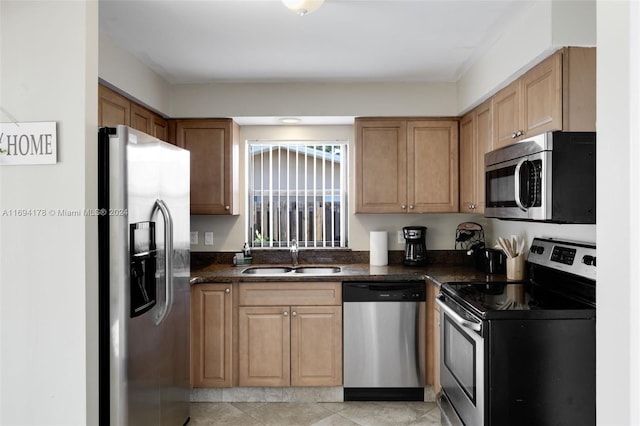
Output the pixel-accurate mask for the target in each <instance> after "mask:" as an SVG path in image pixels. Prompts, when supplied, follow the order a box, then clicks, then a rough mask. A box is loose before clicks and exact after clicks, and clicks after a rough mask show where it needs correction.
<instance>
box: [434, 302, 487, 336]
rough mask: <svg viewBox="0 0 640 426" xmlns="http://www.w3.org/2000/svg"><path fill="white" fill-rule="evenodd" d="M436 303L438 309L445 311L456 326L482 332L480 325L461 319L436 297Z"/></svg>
mask: <svg viewBox="0 0 640 426" xmlns="http://www.w3.org/2000/svg"><path fill="white" fill-rule="evenodd" d="M436 303H437V304H438V305H440V309H442V310H443V311H445V312H446V313H447V314H448V315H449V316H450V317H451V318H452V319H453V320H454V321H455V322H456V323H457V324H458V325H460V326H462V327H465V328H468V329H471V330H473V331H482V323H477V322H473V321H468V320H466V319H464V318H462V317H461V316H460V315H458V314H457V313H456V311H454V310H453V309H451V308H450V307H448V306H447V305H446V304H445V303H444V302H443V301H442V300H441V299H440V296H438V297H436Z"/></svg>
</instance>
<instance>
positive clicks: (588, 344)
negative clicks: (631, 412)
mask: <svg viewBox="0 0 640 426" xmlns="http://www.w3.org/2000/svg"><path fill="white" fill-rule="evenodd" d="M527 265H528V274H529V278H528V280H527V281H525V282H502V283H495V282H494V283H485V282H481V283H445V284H443V285H442V287H441V291H440V294H439V295H438V298H437V300H436V301H437V303H438V304H439V305H440V324H441V333H440V381H441V384H442V392H441V394H440V395H439V399H438V402H439V405H440V408H441V411H442V414H443V416H442V418H443V424H453V425H457V424H460V425H467V426H481V425H492V426H499V425H516V424H517V425H531V426H534V425H535V426H539V425H551V424H553V425H595V366H596V359H595V357H596V348H595V345H596V338H595V333H596V332H595V321H596V310H595V307H596V300H595V286H596V247H595V245H593V244H588V243H579V242H570V241H559V240H554V239H543V238H536V239H534V241H533V242H532V245H531V247H530V250H529V255H528V258H527Z"/></svg>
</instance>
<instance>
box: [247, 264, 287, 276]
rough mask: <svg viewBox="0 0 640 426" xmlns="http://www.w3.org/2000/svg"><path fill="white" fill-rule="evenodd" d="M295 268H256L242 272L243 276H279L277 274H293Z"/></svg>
mask: <svg viewBox="0 0 640 426" xmlns="http://www.w3.org/2000/svg"><path fill="white" fill-rule="evenodd" d="M292 270H293V268H289V267H286V266H255V267H252V268H247V269H245V270H244V271H242V273H243V274H254V275H277V274H286V273H287V272H291V271H292Z"/></svg>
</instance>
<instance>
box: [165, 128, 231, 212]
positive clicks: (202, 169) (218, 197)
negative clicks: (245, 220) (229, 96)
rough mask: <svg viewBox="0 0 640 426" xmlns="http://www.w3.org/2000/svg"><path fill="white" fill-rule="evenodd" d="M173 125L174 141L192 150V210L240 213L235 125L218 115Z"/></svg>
mask: <svg viewBox="0 0 640 426" xmlns="http://www.w3.org/2000/svg"><path fill="white" fill-rule="evenodd" d="M172 121H173V120H172ZM172 126H174V127H175V141H176V145H178V146H180V147H182V148H185V149H187V150H189V151H190V152H191V214H226V215H236V214H239V211H240V208H239V198H238V193H239V188H238V167H239V154H238V147H239V141H238V134H239V131H238V125H237V124H236V123H235V122H234V121H233V120H231V119H227V118H221V119H193V120H175V121H174V122H173V123H172Z"/></svg>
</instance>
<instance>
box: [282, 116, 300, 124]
mask: <svg viewBox="0 0 640 426" xmlns="http://www.w3.org/2000/svg"><path fill="white" fill-rule="evenodd" d="M280 122H281V123H282V124H298V123H299V122H300V119H299V118H295V117H286V118H281V119H280Z"/></svg>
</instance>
